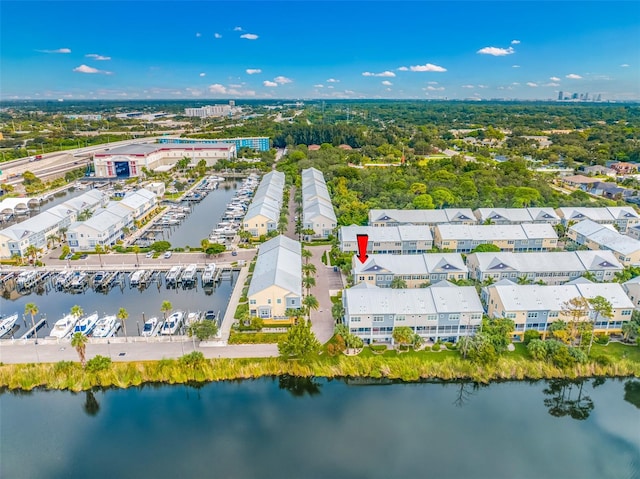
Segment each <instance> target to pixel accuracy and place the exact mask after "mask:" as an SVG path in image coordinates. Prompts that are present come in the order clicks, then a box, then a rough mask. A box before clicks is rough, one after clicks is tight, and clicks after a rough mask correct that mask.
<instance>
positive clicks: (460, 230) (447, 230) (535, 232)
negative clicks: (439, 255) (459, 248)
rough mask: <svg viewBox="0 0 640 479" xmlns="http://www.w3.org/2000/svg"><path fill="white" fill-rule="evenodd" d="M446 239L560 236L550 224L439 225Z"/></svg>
mask: <svg viewBox="0 0 640 479" xmlns="http://www.w3.org/2000/svg"><path fill="white" fill-rule="evenodd" d="M436 228H437V229H438V230H439V232H440V237H441V238H442V239H444V240H477V241H495V240H499V239H509V240H524V239H535V238H543V239H544V238H556V239H557V238H558V235H557V234H556V232H555V230H554V229H553V226H551V225H550V224H544V223H538V224H532V223H525V224H521V225H437V226H436Z"/></svg>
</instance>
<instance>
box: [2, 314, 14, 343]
mask: <svg viewBox="0 0 640 479" xmlns="http://www.w3.org/2000/svg"><path fill="white" fill-rule="evenodd" d="M17 320H18V313H16V314H13V315H11V316H6V317H4V318H2V319H0V338H1V337H2V336H4V335H5V334H7V333H9V332H11V330H12V329H13V326H14V325H15V324H16V321H17Z"/></svg>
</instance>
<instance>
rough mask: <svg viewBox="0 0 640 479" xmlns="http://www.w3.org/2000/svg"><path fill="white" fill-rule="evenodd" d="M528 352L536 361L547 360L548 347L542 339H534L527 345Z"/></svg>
mask: <svg viewBox="0 0 640 479" xmlns="http://www.w3.org/2000/svg"><path fill="white" fill-rule="evenodd" d="M527 351H529V354H531V356H532V357H533V358H534V359H537V360H543V359H546V358H547V346H546V344H545V343H544V341H543V340H541V339H532V340H531V341H530V342H529V344H528V345H527Z"/></svg>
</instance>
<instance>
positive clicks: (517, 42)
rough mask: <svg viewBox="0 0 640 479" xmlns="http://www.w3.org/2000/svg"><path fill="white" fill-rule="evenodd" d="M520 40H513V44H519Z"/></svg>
mask: <svg viewBox="0 0 640 479" xmlns="http://www.w3.org/2000/svg"><path fill="white" fill-rule="evenodd" d="M519 43H520V40H511V45H518V44H519Z"/></svg>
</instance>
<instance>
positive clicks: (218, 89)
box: [209, 83, 227, 95]
mask: <svg viewBox="0 0 640 479" xmlns="http://www.w3.org/2000/svg"><path fill="white" fill-rule="evenodd" d="M209 92H210V93H218V94H220V95H225V94H226V93H227V87H226V86H224V85H220V83H214V84H213V85H209Z"/></svg>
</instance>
